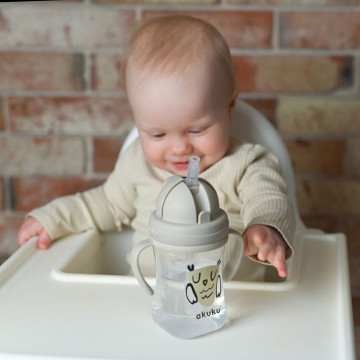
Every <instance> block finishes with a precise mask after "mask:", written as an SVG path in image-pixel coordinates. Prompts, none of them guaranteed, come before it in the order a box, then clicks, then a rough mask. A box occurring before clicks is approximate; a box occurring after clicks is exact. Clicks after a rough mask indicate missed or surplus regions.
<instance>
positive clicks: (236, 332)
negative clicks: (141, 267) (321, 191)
mask: <svg viewBox="0 0 360 360" xmlns="http://www.w3.org/2000/svg"><path fill="white" fill-rule="evenodd" d="M232 133H236V134H240V135H241V137H242V138H244V139H245V140H248V141H251V142H255V143H260V144H263V145H265V146H267V147H268V148H270V149H271V150H272V151H273V152H274V153H275V154H276V155H277V156H278V157H279V160H280V163H281V167H282V171H283V174H284V177H285V179H286V181H287V183H288V188H289V196H290V199H291V201H292V202H293V205H294V208H295V209H296V217H297V235H296V242H295V243H296V246H295V255H294V256H293V258H292V259H291V260H290V262H289V266H288V277H287V279H286V280H285V281H283V282H267V283H261V282H260V283H252V282H244V281H231V282H229V283H227V284H225V296H226V303H227V309H228V318H229V324H228V326H226V327H224V328H223V329H222V330H220V331H218V332H214V333H212V334H209V335H206V336H204V337H200V338H196V339H193V340H187V341H186V344H185V341H183V340H178V339H176V338H173V337H171V336H170V335H169V334H167V333H165V332H164V331H163V330H162V329H161V328H160V327H158V326H157V325H156V324H155V323H154V322H153V321H152V319H151V302H152V300H151V297H150V296H147V295H146V294H145V293H143V291H142V290H141V288H140V286H139V285H138V283H137V282H136V280H135V279H134V278H133V277H131V276H125V275H124V274H126V272H127V270H128V269H127V267H126V266H125V265H124V264H125V263H126V262H125V258H124V257H125V256H124V254H125V253H126V252H127V251H128V250H129V249H131V246H132V240H131V237H130V236H129V233H127V232H124V233H121V234H117V235H114V234H106V233H105V234H100V233H99V232H97V231H94V230H91V231H87V232H85V233H82V234H78V235H72V236H68V237H66V238H64V239H62V240H60V241H57V242H55V243H54V244H53V245H52V246H51V247H50V249H49V250H48V251H46V252H44V251H40V250H38V249H37V248H36V239H35V238H34V239H32V240H30V241H29V242H27V243H26V244H25V245H24V246H23V247H21V248H20V249H19V250H18V251H16V252H15V253H14V254H13V255H12V256H11V257H10V258H9V259H8V260H7V261H6V262H5V263H4V264H3V265H2V266H1V267H0V319H1V325H0V326H2V331H1V336H0V359H53V358H56V359H129V358H131V359H157V360H161V359H170V358H171V359H175V360H176V359H181V360H184V359H193V358H206V359H207V360H210V359H218V358H219V356H221V357H224V358H226V359H232V358H234V359H238V358H244V359H264V358H267V359H277V360H278V359H292V360H296V359H304V358H310V359H326V360H330V359H338V360H342V359H346V360H348V359H349V360H355V358H356V357H355V346H354V334H353V320H352V309H351V300H350V299H351V297H350V285H349V275H348V264H347V251H346V239H345V237H344V235H343V234H330V235H329V234H324V233H322V232H320V231H310V230H308V229H306V227H305V226H304V225H303V223H302V221H301V219H300V216H299V213H298V210H297V203H296V196H295V183H294V174H293V171H292V167H291V162H290V159H289V156H288V153H287V151H286V148H285V146H284V144H283V142H282V140H281V138H280V136H279V135H278V133H277V132H276V130H275V129H274V128H273V127H272V126H271V124H270V123H269V122H267V120H266V119H265V118H264V117H263V116H262V115H260V113H259V112H257V111H256V110H254V109H253V108H251V107H250V106H249V105H246V104H245V103H243V102H238V103H237V105H236V108H235V111H234V113H233V122H232ZM136 136H137V134H136V132H135V131H133V132H132V133H131V135H130V136H129V137H128V139H127V141H126V143H125V144H124V147H123V150H122V151H126V148H127V146H128V145H129V144H130V143H131V142H132V141H133V140H134V138H135V137H136ZM14 241H15V239H14ZM148 281H149V282H150V283H152V282H153V281H154V280H153V279H148ZM259 345H260V346H259Z"/></svg>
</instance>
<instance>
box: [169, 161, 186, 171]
mask: <svg viewBox="0 0 360 360" xmlns="http://www.w3.org/2000/svg"><path fill="white" fill-rule="evenodd" d="M172 164H173V166H175V167H176V168H177V169H179V170H184V169H187V168H188V166H189V161H183V162H182V161H176V162H173V163H172Z"/></svg>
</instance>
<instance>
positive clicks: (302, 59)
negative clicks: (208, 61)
mask: <svg viewBox="0 0 360 360" xmlns="http://www.w3.org/2000/svg"><path fill="white" fill-rule="evenodd" d="M349 60H350V59H349V58H347V57H341V56H332V57H328V56H302V55H301V56H300V55H299V56H275V55H273V56H234V57H233V61H234V66H235V71H236V74H237V77H238V79H239V82H240V91H241V92H260V93H264V92H265V93H267V92H269V93H285V92H286V93H323V92H328V91H334V90H336V89H339V88H343V87H345V86H347V85H348V79H347V78H345V75H344V74H345V73H346V72H347V73H349V72H351V71H352V67H351V66H352V62H351V61H350V63H351V65H349ZM349 66H350V67H349Z"/></svg>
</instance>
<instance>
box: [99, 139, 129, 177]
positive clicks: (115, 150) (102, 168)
mask: <svg viewBox="0 0 360 360" xmlns="http://www.w3.org/2000/svg"><path fill="white" fill-rule="evenodd" d="M93 144H94V171H95V172H104V173H109V172H111V171H112V170H113V169H114V166H115V163H116V160H117V158H118V157H119V152H120V149H121V146H122V144H123V140H122V139H111V138H97V139H94V141H93Z"/></svg>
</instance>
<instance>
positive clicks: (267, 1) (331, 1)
mask: <svg viewBox="0 0 360 360" xmlns="http://www.w3.org/2000/svg"><path fill="white" fill-rule="evenodd" d="M226 2H227V3H230V4H246V5H301V6H306V5H315V6H327V5H357V4H359V0H322V1H319V0H306V3H305V2H304V0H226Z"/></svg>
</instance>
